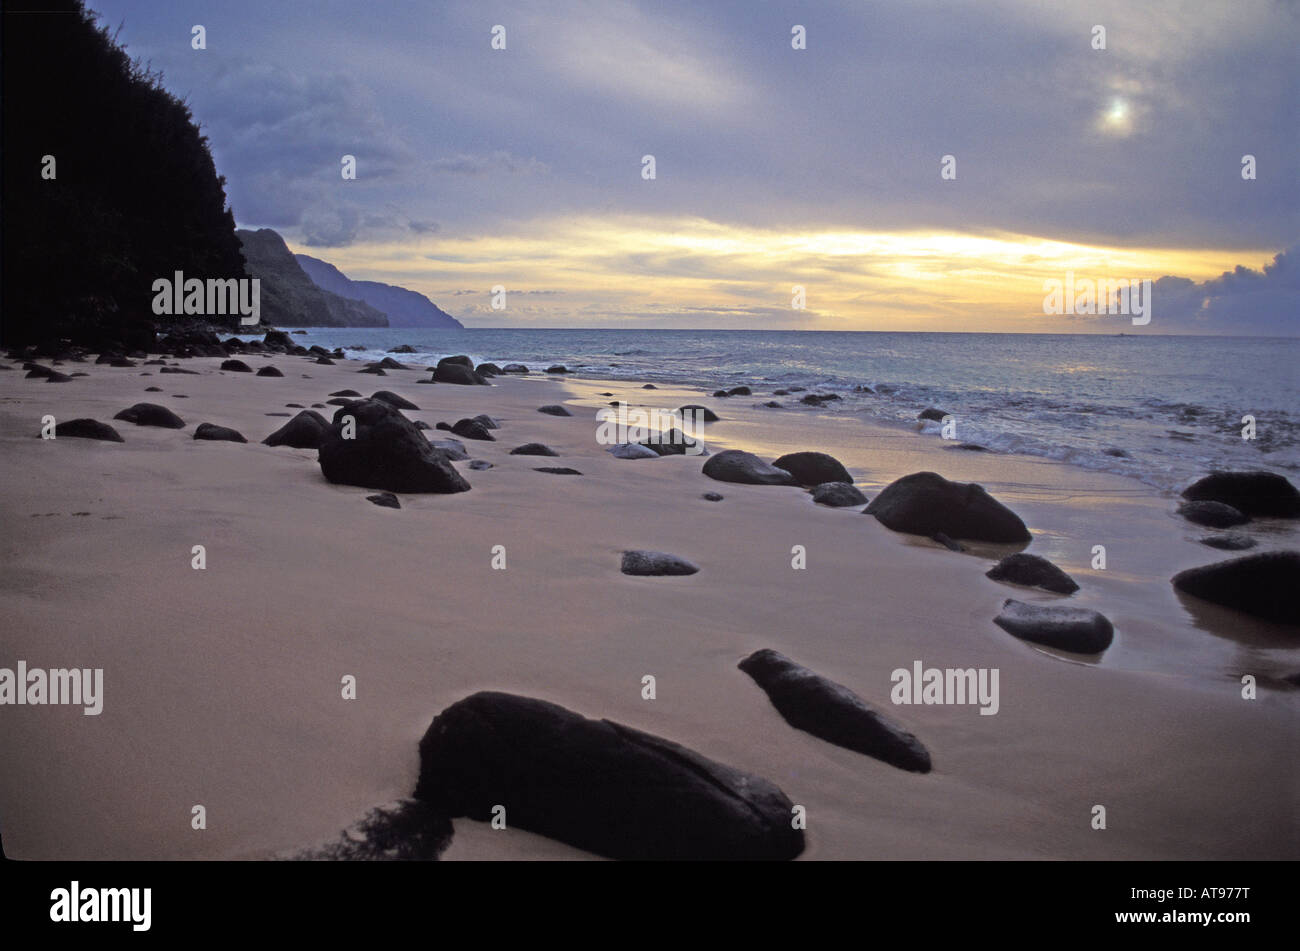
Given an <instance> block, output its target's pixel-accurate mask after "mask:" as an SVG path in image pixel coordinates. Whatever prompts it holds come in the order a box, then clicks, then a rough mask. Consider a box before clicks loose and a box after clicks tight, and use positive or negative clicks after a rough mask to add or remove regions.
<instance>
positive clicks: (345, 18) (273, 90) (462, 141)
mask: <svg viewBox="0 0 1300 951" xmlns="http://www.w3.org/2000/svg"><path fill="white" fill-rule="evenodd" d="M89 6H90V7H91V8H92V9H94V10H96V11H98V12H99V13H100V14H101V17H102V21H103V22H104V23H105V24H106V25H108V26H109V27H110V28H111V29H117V28H118V27H119V26H120V28H121V29H120V33H119V35H118V39H119V42H121V43H123V44H124V45H125V46H126V48H127V51H128V52H129V53H131V54H132V55H133V56H135V57H137V58H139V59H141V60H143V61H146V62H148V63H150V64H151V65H152V66H153V68H154V69H157V70H161V71H162V73H163V82H164V85H166V87H167V88H168V89H169V90H171V91H172V92H173V93H175V94H177V95H179V96H181V97H182V98H184V99H185V100H186V102H187V103H188V104H189V105H190V107H191V109H192V110H193V112H194V116H195V119H196V120H197V121H198V122H199V124H200V126H201V128H202V129H203V131H204V133H205V134H206V135H207V136H208V137H209V139H210V142H211V146H212V151H213V156H214V159H215V160H216V164H217V169H218V171H219V172H220V173H221V174H222V175H224V176H225V177H226V179H227V185H226V190H227V196H228V198H229V200H230V203H231V206H232V208H233V210H234V213H235V218H236V220H237V222H238V223H239V225H240V226H241V227H250V228H259V227H269V228H274V229H275V230H277V231H278V232H280V233H281V234H282V235H283V236H284V237H285V239H286V241H287V242H288V243H289V245H290V247H291V248H292V249H293V250H294V251H298V252H303V253H307V254H311V255H313V256H315V257H319V258H322V259H324V260H327V261H329V262H331V263H332V264H335V265H336V266H338V267H339V268H340V269H341V270H342V271H343V272H344V273H345V274H347V275H348V276H349V277H351V278H354V279H358V280H379V281H386V282H389V283H394V284H400V285H402V286H405V287H410V288H412V289H415V290H418V291H420V292H422V293H425V294H427V295H428V296H429V297H430V298H432V299H433V300H434V301H435V302H436V303H438V304H439V305H440V306H441V307H443V308H444V309H445V310H447V311H448V312H450V313H452V314H453V315H455V316H456V317H458V318H460V319H461V320H462V321H463V322H464V323H465V324H466V326H470V327H474V326H519V327H584V326H588V327H634V328H648V327H701V328H736V329H784V328H789V329H800V328H805V329H818V330H928V331H1009V332H1062V331H1065V332H1088V331H1098V332H1107V333H1114V332H1119V331H1124V332H1133V333H1139V332H1141V333H1224V334H1271V335H1273V334H1275V335H1290V336H1294V335H1300V188H1298V187H1297V185H1298V184H1300V57H1298V56H1297V52H1296V51H1297V49H1300V4H1298V3H1297V2H1295V0H1239V2H1221V3H1209V2H1205V0H1197V2H1164V0H1153V2H1145V0H1144V2H1142V3H1133V2H1131V0H1118V2H1110V0H1106V2H1079V0H1075V2H1059V3H1057V2H1041V0H980V2H970V3H956V2H947V3H930V2H926V0H909V2H905V3H904V2H899V3H886V2H864V0H856V2H847V0H846V2H832V0H825V2H818V3H777V2H762V0H726V2H724V0H717V2H708V3H702V2H699V0H696V2H677V0H652V2H644V3H638V2H632V0H558V2H554V3H527V2H524V3H496V2H492V0H470V2H463V3H462V2H446V3H441V2H440V3H431V2H427V0H426V2H389V0H375V2H373V3H357V2H352V0H349V2H331V0H315V2H312V3H310V4H291V3H267V2H265V0H223V2H220V3H216V2H212V0H207V2H202V3H198V2H192V0H156V2H155V0H89ZM195 25H202V26H203V27H204V31H205V41H206V48H205V49H194V48H193V45H192V28H193V26H195ZM496 26H501V27H504V41H505V43H504V45H505V48H504V49H494V48H493V39H494V35H493V28H494V27H496ZM796 26H801V27H803V28H804V30H803V33H804V36H805V48H803V49H795V48H794V40H795V36H794V32H793V31H794V28H795V27H796ZM1098 26H1100V27H1104V29H1105V48H1104V49H1097V48H1094V47H1095V46H1097V44H1098V42H1099V36H1098V34H1097V32H1096V29H1095V28H1096V27H1098ZM498 36H499V33H498ZM499 44H500V41H499V39H498V45H499ZM344 155H352V156H355V159H356V178H355V179H354V180H347V179H344V177H343V175H342V174H341V168H342V157H343V156H344ZM1248 155H1249V156H1253V166H1254V170H1253V171H1254V177H1253V178H1249V179H1248V178H1246V177H1244V176H1243V162H1244V161H1245V159H1244V158H1243V157H1244V156H1248ZM645 156H653V157H654V177H653V178H652V179H648V178H646V177H645V166H644V162H643V158H644V157H645ZM945 156H950V157H951V158H950V159H948V160H945ZM945 161H946V162H947V165H946V169H947V177H945V175H944V172H945ZM1067 279H1072V280H1073V281H1074V282H1080V281H1089V280H1090V281H1098V282H1099V281H1103V280H1108V281H1112V282H1113V281H1117V280H1124V281H1142V280H1150V281H1152V282H1153V290H1152V294H1151V300H1152V305H1153V306H1152V313H1151V315H1150V316H1151V319H1150V322H1149V323H1146V324H1143V325H1135V324H1134V323H1133V321H1132V320H1131V318H1130V317H1129V316H1123V315H1112V316H1105V315H1092V314H1086V313H1083V314H1080V313H1066V314H1061V315H1055V314H1047V313H1044V310H1045V307H1044V298H1045V297H1046V296H1047V292H1048V289H1049V285H1048V283H1047V282H1049V281H1053V280H1054V281H1060V282H1062V283H1064V282H1066V281H1067ZM498 285H499V286H502V287H504V288H505V290H506V294H505V298H504V302H505V309H504V310H494V309H493V307H492V303H493V298H492V293H491V291H492V288H493V287H494V286H498ZM796 287H799V288H802V289H803V293H802V297H803V300H802V303H803V306H802V307H796V306H795V305H796V304H797V303H799V301H798V300H797V299H796V297H797V295H796V291H795V288H796Z"/></svg>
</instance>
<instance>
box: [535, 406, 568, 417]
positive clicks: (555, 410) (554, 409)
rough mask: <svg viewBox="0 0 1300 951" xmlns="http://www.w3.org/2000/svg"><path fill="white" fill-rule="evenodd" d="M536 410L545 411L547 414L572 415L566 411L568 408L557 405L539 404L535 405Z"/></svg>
mask: <svg viewBox="0 0 1300 951" xmlns="http://www.w3.org/2000/svg"><path fill="white" fill-rule="evenodd" d="M537 412H539V413H545V414H546V415H547V416H572V415H573V414H572V413H570V412H569V411H568V409H566V408H565V407H563V406H558V405H552V406H539V407H537Z"/></svg>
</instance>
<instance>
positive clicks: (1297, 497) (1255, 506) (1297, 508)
mask: <svg viewBox="0 0 1300 951" xmlns="http://www.w3.org/2000/svg"><path fill="white" fill-rule="evenodd" d="M1183 498H1185V499H1188V500H1190V501H1193V502H1222V503H1223V504H1225V505H1231V506H1232V507H1233V508H1235V509H1236V510H1237V511H1239V512H1241V513H1243V514H1245V515H1259V516H1269V517H1273V518H1300V492H1297V491H1296V487H1295V486H1293V485H1292V484H1291V483H1290V482H1288V481H1287V480H1286V478H1284V477H1283V476H1280V475H1275V474H1274V473H1272V472H1212V473H1210V474H1209V475H1207V476H1206V477H1205V478H1203V479H1198V480H1197V481H1196V482H1194V483H1192V484H1191V485H1190V486H1188V487H1187V488H1186V489H1184V490H1183Z"/></svg>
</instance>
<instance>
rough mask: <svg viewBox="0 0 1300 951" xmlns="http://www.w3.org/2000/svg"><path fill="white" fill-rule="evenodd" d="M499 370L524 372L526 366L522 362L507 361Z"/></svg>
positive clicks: (526, 370)
mask: <svg viewBox="0 0 1300 951" xmlns="http://www.w3.org/2000/svg"><path fill="white" fill-rule="evenodd" d="M501 372H502V373H519V374H524V373H527V372H528V367H526V366H524V365H523V364H522V363H507V364H506V365H505V366H504V367H503V368H502V370H501Z"/></svg>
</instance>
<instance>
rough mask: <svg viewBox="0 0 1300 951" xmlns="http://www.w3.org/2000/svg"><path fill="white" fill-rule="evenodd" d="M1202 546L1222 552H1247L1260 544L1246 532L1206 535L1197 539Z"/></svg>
mask: <svg viewBox="0 0 1300 951" xmlns="http://www.w3.org/2000/svg"><path fill="white" fill-rule="evenodd" d="M1197 540H1198V541H1199V542H1200V543H1201V544H1202V545H1208V546H1209V547H1211V548H1218V549H1221V550H1222V551H1245V550H1246V549H1247V548H1254V547H1255V546H1256V545H1258V544H1259V542H1257V541H1255V539H1253V538H1251V537H1250V536H1249V535H1247V534H1246V533H1245V532H1224V533H1223V534H1222V535H1205V536H1203V537H1202V538H1199V539H1197Z"/></svg>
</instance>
